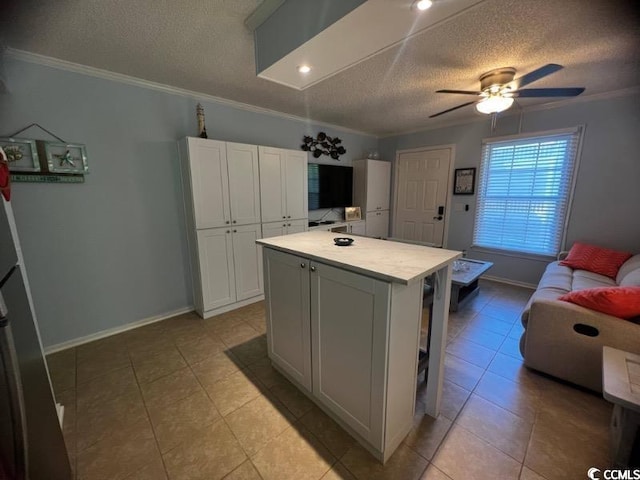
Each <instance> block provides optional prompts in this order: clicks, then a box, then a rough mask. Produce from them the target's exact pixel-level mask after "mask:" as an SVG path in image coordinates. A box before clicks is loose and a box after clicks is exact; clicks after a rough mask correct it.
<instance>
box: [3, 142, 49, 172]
mask: <svg viewBox="0 0 640 480" xmlns="http://www.w3.org/2000/svg"><path fill="white" fill-rule="evenodd" d="M0 147H2V150H4V153H5V154H6V155H7V160H8V161H9V170H10V171H12V172H39V171H40V160H39V158H38V149H37V148H36V142H35V140H28V139H25V138H0Z"/></svg>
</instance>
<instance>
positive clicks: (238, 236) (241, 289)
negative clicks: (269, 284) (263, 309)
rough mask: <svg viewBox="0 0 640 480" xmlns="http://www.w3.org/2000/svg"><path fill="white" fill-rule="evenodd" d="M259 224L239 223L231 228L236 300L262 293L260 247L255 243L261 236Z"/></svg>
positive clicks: (262, 279)
mask: <svg viewBox="0 0 640 480" xmlns="http://www.w3.org/2000/svg"><path fill="white" fill-rule="evenodd" d="M261 237H262V235H261V229H260V225H258V224H254V225H240V226H237V227H236V226H234V227H233V228H232V238H233V265H234V277H235V284H236V300H237V301H240V300H246V299H248V298H252V297H256V296H258V295H262V293H263V292H264V288H263V281H264V278H263V275H262V254H261V251H262V247H260V246H258V245H257V244H256V240H258V239H259V238H261Z"/></svg>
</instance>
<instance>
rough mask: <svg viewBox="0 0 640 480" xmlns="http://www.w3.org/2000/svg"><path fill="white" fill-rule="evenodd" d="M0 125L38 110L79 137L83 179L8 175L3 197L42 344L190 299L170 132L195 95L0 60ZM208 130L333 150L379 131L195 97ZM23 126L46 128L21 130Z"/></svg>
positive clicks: (237, 138) (65, 133)
mask: <svg viewBox="0 0 640 480" xmlns="http://www.w3.org/2000/svg"><path fill="white" fill-rule="evenodd" d="M5 63H6V64H5V71H4V76H5V77H4V78H5V81H6V84H7V87H8V88H9V90H10V93H9V94H6V95H0V112H1V117H0V136H7V135H9V134H11V133H12V132H15V131H17V130H19V129H20V128H22V127H24V126H26V125H28V124H30V123H32V122H36V123H39V124H40V125H42V126H43V127H45V128H47V129H49V130H51V131H52V132H54V133H55V134H56V135H58V136H60V137H62V138H63V139H65V140H67V141H70V142H79V143H84V144H86V146H87V152H88V158H89V169H90V173H89V175H87V176H86V182H85V183H84V184H73V185H51V184H34V183H15V184H14V186H13V198H12V203H13V208H14V211H15V214H16V223H17V226H18V231H19V235H20V239H21V243H22V247H23V250H24V255H25V263H26V266H27V271H28V275H29V280H30V283H31V287H32V290H33V292H32V293H33V297H34V301H35V307H36V311H37V315H38V319H39V321H40V328H41V332H42V336H43V342H44V344H45V346H50V345H54V344H58V343H61V342H65V341H69V340H72V339H76V338H79V337H84V336H87V335H91V334H95V333H97V332H100V331H103V330H107V329H111V328H117V327H121V326H123V325H126V324H128V323H132V322H135V321H139V320H143V319H147V318H151V317H156V316H162V315H165V314H167V313H170V312H175V311H178V310H181V309H185V308H189V307H190V306H191V305H192V295H191V283H190V273H189V260H188V251H187V242H186V236H185V222H184V210H183V203H182V187H181V185H180V173H179V168H178V155H177V146H176V140H178V139H179V138H181V137H184V136H186V135H195V134H196V132H197V127H196V115H195V109H196V103H197V102H198V100H197V99H194V98H189V97H186V96H182V95H175V94H170V93H165V92H161V91H157V90H153V89H149V88H142V87H139V86H133V85H128V84H124V83H119V82H115V81H111V80H105V79H102V78H96V77H93V76H88V75H83V74H80V73H74V72H70V71H64V70H60V69H57V68H51V67H45V66H41V65H36V64H33V63H27V62H24V61H19V60H16V59H6V60H5ZM201 102H202V104H203V106H204V108H205V113H206V124H207V132H208V133H209V138H214V139H219V140H228V141H233V142H244V143H252V144H259V145H269V146H275V147H282V148H294V149H298V148H300V145H301V143H302V137H303V135H305V134H308V135H313V136H315V135H317V133H318V132H319V131H325V132H327V134H329V135H332V136H333V135H338V136H339V137H340V138H342V139H343V144H344V146H345V147H346V149H347V154H346V155H344V156H343V157H342V159H341V160H342V161H343V162H347V163H349V162H350V161H351V159H352V158H361V157H362V156H364V155H366V153H367V151H368V150H370V149H372V148H376V147H377V139H376V138H375V137H370V136H366V135H357V134H352V133H345V132H344V131H338V130H334V129H331V128H326V127H322V126H318V125H315V124H313V123H311V122H304V121H299V120H294V119H290V118H284V117H282V116H275V115H270V114H267V113H256V112H252V111H247V110H244V109H239V108H234V107H231V106H229V105H224V104H221V103H215V102H211V101H202V100H201ZM24 136H25V137H26V138H35V139H43V140H47V139H50V138H49V137H48V136H47V135H46V134H43V133H42V132H40V131H38V130H37V129H35V130H30V131H28V132H26V133H25V134H24Z"/></svg>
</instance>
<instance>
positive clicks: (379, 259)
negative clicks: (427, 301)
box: [257, 231, 462, 285]
mask: <svg viewBox="0 0 640 480" xmlns="http://www.w3.org/2000/svg"><path fill="white" fill-rule="evenodd" d="M344 236H348V237H349V238H353V240H354V242H353V244H351V245H349V246H347V247H339V246H337V245H335V243H334V241H333V239H334V238H337V237H344ZM257 243H258V244H260V245H263V246H265V247H269V248H273V249H275V250H280V251H283V252H287V253H293V254H296V255H301V256H304V257H308V258H310V259H312V260H318V261H321V262H324V263H327V264H330V265H334V266H336V267H340V268H344V269H346V270H351V271H354V272H357V273H361V274H363V275H368V276H371V277H374V278H378V279H380V280H385V281H389V282H396V283H402V284H405V285H408V284H410V283H413V282H415V281H419V280H421V279H423V278H424V277H426V276H427V275H429V274H431V273H433V272H435V271H437V270H439V269H440V268H442V267H443V266H445V265H446V264H448V263H451V262H452V261H453V260H455V259H457V258H460V257H462V253H461V252H456V251H453V250H445V249H442V248H431V247H424V246H421V245H415V244H409V243H400V242H394V241H390V240H379V239H374V238H368V237H360V236H357V235H341V234H339V233H335V232H326V231H311V232H303V233H295V234H292V235H285V236H282V237H272V238H263V239H260V240H257Z"/></svg>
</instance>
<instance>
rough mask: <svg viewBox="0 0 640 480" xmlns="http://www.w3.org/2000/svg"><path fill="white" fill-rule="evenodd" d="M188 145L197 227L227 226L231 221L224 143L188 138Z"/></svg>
mask: <svg viewBox="0 0 640 480" xmlns="http://www.w3.org/2000/svg"><path fill="white" fill-rule="evenodd" d="M188 144H189V171H190V177H191V178H190V179H191V189H192V194H193V209H194V216H195V223H196V228H212V227H221V226H224V225H226V224H228V223H229V222H230V219H231V218H230V217H231V216H230V212H229V177H228V174H227V154H226V146H225V143H224V142H218V141H215V140H207V139H204V138H189V139H188Z"/></svg>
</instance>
